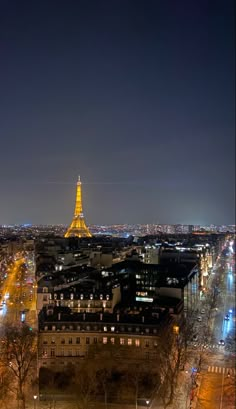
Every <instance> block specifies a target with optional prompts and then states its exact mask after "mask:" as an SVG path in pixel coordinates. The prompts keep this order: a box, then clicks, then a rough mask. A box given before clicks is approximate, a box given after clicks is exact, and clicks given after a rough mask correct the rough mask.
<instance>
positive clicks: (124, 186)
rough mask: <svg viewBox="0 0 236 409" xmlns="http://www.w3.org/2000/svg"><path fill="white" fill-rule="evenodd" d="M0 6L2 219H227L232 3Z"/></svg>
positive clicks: (230, 216) (230, 204)
mask: <svg viewBox="0 0 236 409" xmlns="http://www.w3.org/2000/svg"><path fill="white" fill-rule="evenodd" d="M0 11H1V12H0V14H1V23H0V33H1V39H2V40H1V66H0V73H1V75H0V89H1V98H0V122H1V130H0V135H1V153H2V155H1V162H0V188H1V201H0V224H8V223H9V224H14V223H17V224H20V223H37V224H40V223H42V224H47V223H50V224H54V223H57V224H58V223H63V224H69V223H70V221H71V218H72V215H73V206H74V200H75V188H76V181H77V176H78V174H80V175H81V178H82V182H83V202H84V212H85V215H86V220H87V223H89V224H103V223H104V224H112V223H130V224H132V223H170V224H171V223H173V224H174V223H185V224H201V225H204V224H211V223H213V224H217V225H220V224H234V223H235V221H234V219H235V217H234V182H235V178H234V173H235V172H234V168H235V158H234V151H235V150H234V147H235V142H234V130H235V129H234V68H235V67H234V35H233V33H234V21H233V1H231V0H230V1H214V2H209V1H205V0H204V1H203V0H200V1H193V2H192V1H191V2H189V1H180V2H178V4H177V3H176V2H175V1H165V2H159V1H139V0H136V1H135V2H133V1H126V0H125V1H119V2H118V1H93V0H91V1H85V2H83V1H70V2H69V3H67V4H66V5H65V2H64V1H56V2H54V1H52V2H49V1H40V2H32V1H29V0H26V1H24V2H23V3H22V2H14V1H10V2H2V3H1V6H0Z"/></svg>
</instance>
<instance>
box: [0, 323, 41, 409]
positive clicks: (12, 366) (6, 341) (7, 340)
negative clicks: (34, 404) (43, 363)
mask: <svg viewBox="0 0 236 409" xmlns="http://www.w3.org/2000/svg"><path fill="white" fill-rule="evenodd" d="M36 350H37V344H36V334H35V332H34V331H32V330H31V328H29V327H28V326H27V325H24V324H22V325H21V326H14V325H11V324H5V326H4V328H3V335H2V339H1V356H0V363H1V366H2V367H3V368H4V372H5V374H6V376H11V387H12V389H13V390H14V392H15V393H16V396H17V400H18V406H19V409H25V389H26V386H27V381H28V380H29V378H30V377H31V376H32V374H33V371H34V370H35V366H34V365H35V364H36Z"/></svg>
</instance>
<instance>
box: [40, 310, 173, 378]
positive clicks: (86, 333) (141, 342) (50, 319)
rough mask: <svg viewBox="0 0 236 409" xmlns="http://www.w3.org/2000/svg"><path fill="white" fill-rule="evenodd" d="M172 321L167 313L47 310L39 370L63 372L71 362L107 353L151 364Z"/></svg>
mask: <svg viewBox="0 0 236 409" xmlns="http://www.w3.org/2000/svg"><path fill="white" fill-rule="evenodd" d="M170 322H171V318H170V316H169V314H168V312H167V311H155V313H153V314H149V315H148V316H147V315H145V314H144V313H139V314H137V313H136V314H135V315H127V314H126V315H123V314H119V313H117V314H103V313H99V314H85V313H84V314H78V313H74V314H72V313H71V310H70V309H62V308H54V309H46V308H44V309H43V310H42V311H41V312H40V314H39V354H38V363H39V368H40V367H50V368H51V369H58V368H61V370H63V368H64V367H65V365H67V364H69V363H76V361H79V360H81V359H85V358H99V356H103V353H108V354H111V355H112V357H113V358H114V359H119V361H120V360H121V361H122V360H123V362H125V361H127V360H129V361H133V360H134V361H143V360H147V361H151V360H153V359H155V358H156V357H157V354H158V338H159V331H160V328H161V327H162V326H164V325H168V324H170ZM121 361H120V362H121Z"/></svg>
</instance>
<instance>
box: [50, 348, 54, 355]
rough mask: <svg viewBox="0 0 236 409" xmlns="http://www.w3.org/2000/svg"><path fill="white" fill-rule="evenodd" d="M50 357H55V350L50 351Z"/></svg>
mask: <svg viewBox="0 0 236 409" xmlns="http://www.w3.org/2000/svg"><path fill="white" fill-rule="evenodd" d="M51 356H55V349H54V348H52V349H51Z"/></svg>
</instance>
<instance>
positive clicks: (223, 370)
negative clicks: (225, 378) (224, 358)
mask: <svg viewBox="0 0 236 409" xmlns="http://www.w3.org/2000/svg"><path fill="white" fill-rule="evenodd" d="M207 372H211V373H219V374H229V375H235V373H236V371H235V368H225V367H223V366H208V369H207Z"/></svg>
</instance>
